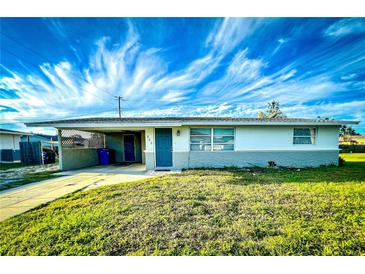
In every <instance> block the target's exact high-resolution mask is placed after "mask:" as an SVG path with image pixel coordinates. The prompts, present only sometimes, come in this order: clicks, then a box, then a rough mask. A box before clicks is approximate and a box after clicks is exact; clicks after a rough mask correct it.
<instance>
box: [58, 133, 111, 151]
mask: <svg viewBox="0 0 365 274" xmlns="http://www.w3.org/2000/svg"><path fill="white" fill-rule="evenodd" d="M104 141H105V135H104V134H103V133H97V132H87V131H81V130H71V129H65V130H61V143H62V147H63V148H103V147H104Z"/></svg>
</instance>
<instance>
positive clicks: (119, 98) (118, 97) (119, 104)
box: [114, 96, 127, 119]
mask: <svg viewBox="0 0 365 274" xmlns="http://www.w3.org/2000/svg"><path fill="white" fill-rule="evenodd" d="M114 99H116V100H118V112H119V119H122V110H121V102H120V101H127V100H125V99H124V98H123V97H122V96H115V97H114Z"/></svg>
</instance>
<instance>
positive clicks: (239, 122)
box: [26, 118, 359, 131]
mask: <svg viewBox="0 0 365 274" xmlns="http://www.w3.org/2000/svg"><path fill="white" fill-rule="evenodd" d="M344 124H359V121H346V120H310V119H307V120H305V119H295V118H293V119H287V120H275V119H270V120H266V119H254V118H252V119H250V118H246V119H244V118H242V119H241V118H229V119H226V118H220V119H218V118H212V119H209V118H208V119H207V118H204V119H199V118H196V119H181V120H179V119H176V118H175V119H171V120H169V119H166V118H161V119H158V118H153V119H148V118H146V119H142V118H136V119H135V120H134V119H133V118H132V119H125V120H118V119H110V120H108V119H104V120H100V121H98V120H95V118H94V119H92V120H88V119H76V120H69V121H67V120H60V121H47V122H33V123H31V122H30V123H26V125H27V126H28V127H55V128H58V129H83V130H109V131H113V130H121V129H123V130H133V129H141V128H142V129H143V128H154V127H179V126H341V125H344Z"/></svg>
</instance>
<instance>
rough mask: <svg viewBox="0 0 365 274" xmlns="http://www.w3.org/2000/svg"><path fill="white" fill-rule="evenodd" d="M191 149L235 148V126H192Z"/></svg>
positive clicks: (215, 149)
mask: <svg viewBox="0 0 365 274" xmlns="http://www.w3.org/2000/svg"><path fill="white" fill-rule="evenodd" d="M190 150H192V151H230V150H231V151H232V150H234V128H191V129H190Z"/></svg>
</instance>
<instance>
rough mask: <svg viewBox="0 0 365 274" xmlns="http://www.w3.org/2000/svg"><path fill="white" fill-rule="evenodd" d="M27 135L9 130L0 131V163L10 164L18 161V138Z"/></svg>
mask: <svg viewBox="0 0 365 274" xmlns="http://www.w3.org/2000/svg"><path fill="white" fill-rule="evenodd" d="M22 135H28V133H25V132H19V131H14V130H9V129H0V162H2V163H11V162H18V161H20V148H19V142H20V136H22Z"/></svg>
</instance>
